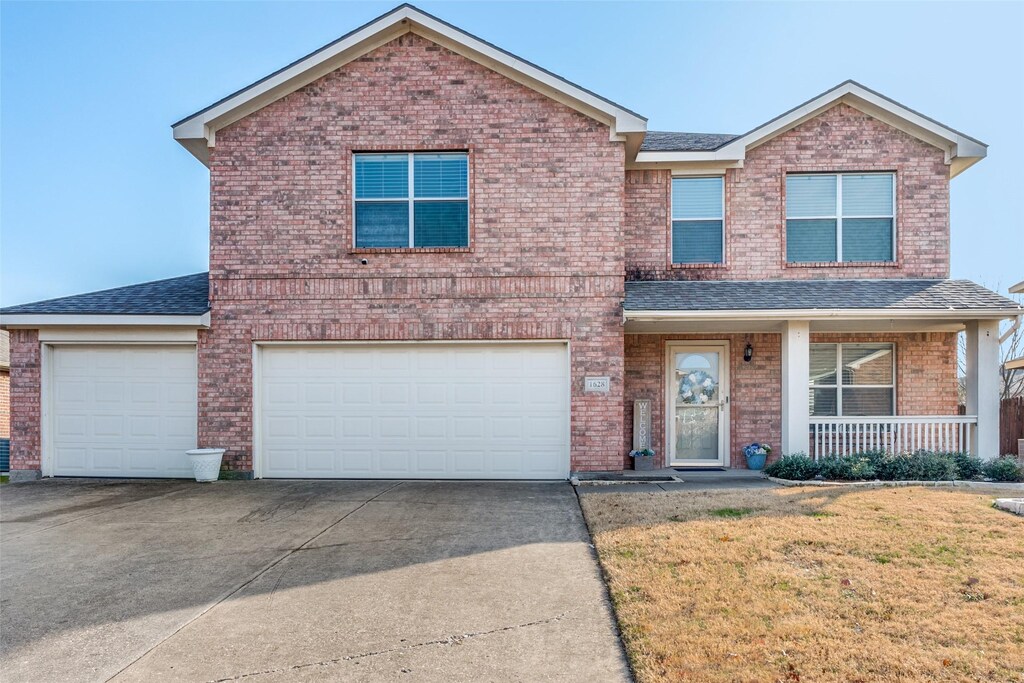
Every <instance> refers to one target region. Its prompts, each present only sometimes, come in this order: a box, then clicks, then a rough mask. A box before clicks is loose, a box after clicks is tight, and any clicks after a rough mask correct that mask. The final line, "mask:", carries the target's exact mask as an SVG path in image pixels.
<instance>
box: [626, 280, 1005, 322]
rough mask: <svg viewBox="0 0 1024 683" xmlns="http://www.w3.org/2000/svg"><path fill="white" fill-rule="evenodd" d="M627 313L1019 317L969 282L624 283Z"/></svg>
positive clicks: (996, 297) (1000, 298) (1001, 299)
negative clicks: (972, 313) (854, 312)
mask: <svg viewBox="0 0 1024 683" xmlns="http://www.w3.org/2000/svg"><path fill="white" fill-rule="evenodd" d="M623 307H624V308H625V310H626V311H627V312H629V311H729V312H749V311H822V312H824V311H832V310H861V311H864V310H871V311H881V310H884V311H894V312H909V311H932V312H938V313H949V312H954V311H957V312H970V311H975V312H982V313H992V314H994V315H995V314H998V315H1001V316H1002V317H1005V315H1003V314H1006V313H1007V312H1008V311H1009V314H1010V315H1013V314H1015V313H1017V312H1021V309H1020V306H1019V304H1018V303H1017V302H1016V301H1012V300H1010V299H1007V298H1006V297H1004V296H1001V295H999V294H996V293H995V292H992V291H989V290H987V289H985V288H984V287H982V286H981V285H977V284H975V283H973V282H971V281H970V280H917V279H900V280H895V279H894V280H838V279H837V280H760V281H758V280H751V281H740V280H710V281H699V280H678V281H657V282H627V283H626V300H625V303H624V305H623Z"/></svg>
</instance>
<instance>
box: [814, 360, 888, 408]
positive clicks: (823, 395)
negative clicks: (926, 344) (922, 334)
mask: <svg viewBox="0 0 1024 683" xmlns="http://www.w3.org/2000/svg"><path fill="white" fill-rule="evenodd" d="M895 351H896V349H895V346H894V345H893V344H811V345H810V355H811V359H810V360H811V377H810V390H809V399H810V410H811V416H812V417H832V416H836V417H841V416H848V417H855V416H868V415H870V416H879V415H895V414H896V413H895V405H896V402H895V396H896V386H895V374H896V373H895V370H894V367H895V357H896V353H895Z"/></svg>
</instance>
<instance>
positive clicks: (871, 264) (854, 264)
mask: <svg viewBox="0 0 1024 683" xmlns="http://www.w3.org/2000/svg"><path fill="white" fill-rule="evenodd" d="M782 266H783V267H784V268H899V267H900V263H899V262H898V261H800V262H797V263H793V262H791V261H785V262H783V264H782Z"/></svg>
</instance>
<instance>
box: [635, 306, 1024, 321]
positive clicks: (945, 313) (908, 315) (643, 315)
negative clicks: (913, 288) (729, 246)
mask: <svg viewBox="0 0 1024 683" xmlns="http://www.w3.org/2000/svg"><path fill="white" fill-rule="evenodd" d="M1021 312H1022V309H1021V308H1006V309H1002V308H999V309H945V310H938V309H887V308H864V309H854V308H831V309H813V308H812V309H792V310H790V309H777V308H773V309H766V310H730V311H626V312H625V317H626V320H636V321H649V322H655V321H659V320H665V321H668V320H950V321H959V320H1004V319H1006V318H1013V317H1015V316H1018V315H1020V314H1021Z"/></svg>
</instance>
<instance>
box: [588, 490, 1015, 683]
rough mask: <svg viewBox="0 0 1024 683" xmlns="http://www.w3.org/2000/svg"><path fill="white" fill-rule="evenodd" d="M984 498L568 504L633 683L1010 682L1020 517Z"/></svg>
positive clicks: (648, 499) (877, 494)
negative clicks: (594, 553) (604, 592)
mask: <svg viewBox="0 0 1024 683" xmlns="http://www.w3.org/2000/svg"><path fill="white" fill-rule="evenodd" d="M997 495H999V493H998V492H997V491H996V490H993V491H992V492H988V491H984V490H979V489H971V490H956V489H925V488H885V489H855V490H851V489H843V490H837V489H822V488H816V489H811V490H809V489H806V488H804V489H769V490H742V491H741V490H726V491H703V492H683V491H680V492H669V493H607V494H598V493H591V494H585V495H583V496H582V497H581V499H582V505H583V509H584V512H585V514H586V517H587V521H588V524H589V525H590V530H591V533H592V534H593V537H594V542H595V544H596V546H597V550H598V554H599V556H600V559H601V564H602V567H603V570H604V572H605V573H606V575H607V580H608V583H609V587H610V591H611V595H612V600H613V602H614V605H615V610H616V614H617V617H618V620H619V625H620V628H621V631H622V634H623V639H624V640H625V643H626V647H627V650H628V653H629V658H630V661H631V663H632V666H633V668H634V670H635V672H636V676H637V678H638V680H639V681H641V682H642V683H646V682H650V681H679V680H695V681H787V682H788V681H792V682H796V681H912V680H939V681H1018V682H1019V681H1024V673H1022V672H1024V518H1021V517H1017V516H1014V515H1012V514H1009V513H1006V512H1002V511H999V510H996V509H993V507H992V500H993V498H995V497H997ZM1002 495H1006V494H1005V492H1004V493H1003V494H1002Z"/></svg>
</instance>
